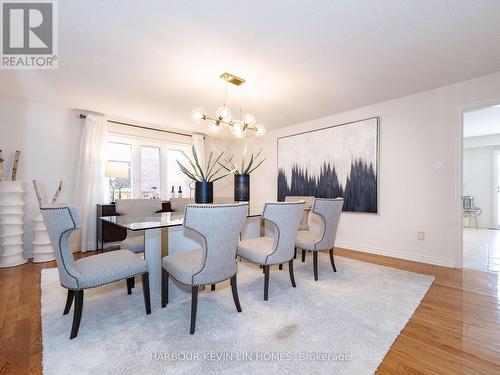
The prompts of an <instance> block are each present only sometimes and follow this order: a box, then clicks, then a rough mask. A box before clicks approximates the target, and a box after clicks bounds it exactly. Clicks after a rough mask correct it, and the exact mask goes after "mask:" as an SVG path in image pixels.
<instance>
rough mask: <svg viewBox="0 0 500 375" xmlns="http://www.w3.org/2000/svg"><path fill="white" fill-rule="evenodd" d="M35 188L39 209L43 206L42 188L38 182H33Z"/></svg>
mask: <svg viewBox="0 0 500 375" xmlns="http://www.w3.org/2000/svg"><path fill="white" fill-rule="evenodd" d="M33 187H34V188H35V194H36V199H37V201H38V207H42V206H43V197H42V193H41V192H40V186H38V181H37V180H33Z"/></svg>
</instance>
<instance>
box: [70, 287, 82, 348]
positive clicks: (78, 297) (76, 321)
mask: <svg viewBox="0 0 500 375" xmlns="http://www.w3.org/2000/svg"><path fill="white" fill-rule="evenodd" d="M74 294H75V308H74V310H73V326H72V327H71V335H70V336H69V339H70V340H72V339H74V338H75V337H76V336H77V335H78V329H79V328H80V321H81V319H82V310H83V290H76V291H75V292H74Z"/></svg>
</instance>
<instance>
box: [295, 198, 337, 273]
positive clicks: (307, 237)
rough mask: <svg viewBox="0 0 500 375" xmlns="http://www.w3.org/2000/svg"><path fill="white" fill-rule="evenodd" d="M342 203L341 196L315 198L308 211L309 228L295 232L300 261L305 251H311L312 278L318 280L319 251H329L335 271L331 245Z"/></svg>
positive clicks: (303, 260) (303, 259)
mask: <svg viewBox="0 0 500 375" xmlns="http://www.w3.org/2000/svg"><path fill="white" fill-rule="evenodd" d="M343 205H344V200H343V199H342V198H335V199H327V198H316V199H315V200H314V204H313V207H312V209H311V212H310V213H309V218H308V225H309V230H301V231H299V232H298V234H297V241H296V242H295V246H296V247H297V248H298V249H302V262H305V257H306V251H311V252H312V253H313V267H314V280H316V281H318V252H319V251H323V250H328V251H329V253H330V263H331V264H332V268H333V271H334V272H337V268H336V267H335V260H334V258H333V246H334V244H335V235H336V234H337V226H338V223H339V219H340V214H341V213H342V206H343Z"/></svg>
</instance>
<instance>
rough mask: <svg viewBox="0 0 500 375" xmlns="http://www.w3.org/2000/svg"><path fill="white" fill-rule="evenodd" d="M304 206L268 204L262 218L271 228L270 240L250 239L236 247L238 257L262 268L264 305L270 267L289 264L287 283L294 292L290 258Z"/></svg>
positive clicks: (262, 238) (265, 237) (282, 203)
mask: <svg viewBox="0 0 500 375" xmlns="http://www.w3.org/2000/svg"><path fill="white" fill-rule="evenodd" d="M304 204H305V203H304V201H299V202H276V203H267V204H266V206H265V207H264V212H263V214H262V218H263V219H265V220H266V222H267V223H270V224H271V228H272V236H264V237H257V238H251V239H248V240H243V241H240V242H239V243H238V252H237V254H238V256H239V257H241V258H243V259H246V260H248V261H249V262H252V263H255V264H258V265H261V266H263V268H264V301H267V300H268V294H269V272H270V267H271V266H272V265H275V264H279V265H281V264H283V263H286V262H288V270H289V273H290V281H291V283H292V286H293V287H294V288H295V278H294V275H293V255H294V250H295V239H296V237H297V231H298V229H299V224H300V219H301V217H302V213H303V212H304Z"/></svg>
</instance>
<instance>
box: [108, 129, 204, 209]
mask: <svg viewBox="0 0 500 375" xmlns="http://www.w3.org/2000/svg"><path fill="white" fill-rule="evenodd" d="M154 136H156V134H154ZM166 137H168V135H166V136H164V137H163V138H160V139H155V138H153V137H152V136H144V137H142V136H141V137H139V136H137V135H129V134H125V132H124V133H123V134H122V133H121V132H120V133H114V132H109V133H108V143H107V150H106V154H107V160H108V161H120V162H126V163H128V165H129V176H128V178H125V179H122V182H123V188H122V190H121V191H122V198H150V197H152V196H153V194H156V195H157V196H159V197H160V198H161V199H164V200H167V199H170V198H171V190H172V186H173V187H174V192H175V196H176V197H177V196H178V194H179V193H178V192H179V187H180V188H181V190H182V196H183V197H190V196H194V190H191V189H190V185H189V184H190V180H189V179H188V178H187V177H186V176H185V175H184V174H183V173H182V172H181V171H180V168H179V166H178V165H177V160H179V161H182V160H183V159H184V156H182V153H181V152H180V151H179V150H183V151H184V152H186V153H188V154H189V153H190V152H191V151H190V150H191V143H189V144H187V143H178V142H171V141H169V140H168V138H166ZM186 140H187V141H189V142H190V141H191V140H190V139H189V138H186ZM108 182H109V180H108ZM108 186H109V185H108ZM107 195H109V194H107Z"/></svg>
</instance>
